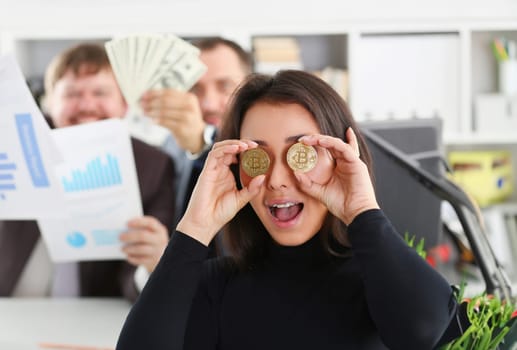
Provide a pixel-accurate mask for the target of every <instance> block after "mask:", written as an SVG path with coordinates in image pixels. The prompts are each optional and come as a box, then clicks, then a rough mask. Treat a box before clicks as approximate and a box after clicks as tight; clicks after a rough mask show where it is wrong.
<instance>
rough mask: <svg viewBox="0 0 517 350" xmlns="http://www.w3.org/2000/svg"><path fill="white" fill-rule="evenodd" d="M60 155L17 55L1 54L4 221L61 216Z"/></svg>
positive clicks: (0, 197) (0, 212)
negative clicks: (57, 166)
mask: <svg viewBox="0 0 517 350" xmlns="http://www.w3.org/2000/svg"><path fill="white" fill-rule="evenodd" d="M59 160H60V154H59V152H58V151H57V149H56V148H55V145H53V144H52V139H51V138H50V128H49V127H48V124H47V123H46V121H45V119H44V117H43V115H42V114H41V112H40V110H39V109H38V106H37V105H36V103H35V101H34V99H33V97H32V95H31V93H30V91H29V89H28V87H27V85H26V83H25V79H24V77H23V74H22V73H21V70H20V68H19V66H18V64H17V63H16V61H15V59H14V57H13V56H11V55H5V56H0V220H1V219H11V220H13V219H34V218H36V217H42V216H52V215H54V214H55V213H56V212H59V210H60V207H61V206H62V202H61V200H62V197H61V196H60V191H59V189H58V186H57V180H56V179H55V178H54V175H53V167H54V165H55V164H56V162H58V161H59Z"/></svg>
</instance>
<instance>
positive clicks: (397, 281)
mask: <svg viewBox="0 0 517 350" xmlns="http://www.w3.org/2000/svg"><path fill="white" fill-rule="evenodd" d="M348 230H349V236H350V242H351V244H352V249H353V251H354V254H355V256H356V257H357V259H358V261H359V265H360V270H361V275H362V279H363V281H364V284H365V291H366V298H367V302H368V307H369V309H370V313H371V316H372V319H373V320H374V322H375V324H376V326H377V328H378V330H379V334H380V336H381V338H382V340H383V342H384V343H385V344H386V345H387V346H388V347H389V348H390V349H432V348H433V347H434V346H435V345H436V344H437V343H438V342H439V340H440V338H441V337H442V335H443V334H444V333H445V332H446V330H447V328H448V327H449V324H451V326H452V325H453V324H454V320H455V315H456V312H457V309H458V308H457V303H456V300H455V298H454V294H453V290H452V288H451V286H450V285H449V283H448V282H447V281H446V280H445V279H444V278H443V277H442V276H441V275H440V274H439V273H438V272H437V271H436V270H434V269H433V268H432V267H431V266H430V265H429V264H428V263H427V262H426V261H425V260H424V259H422V257H420V256H419V255H418V254H417V253H416V251H415V250H414V249H413V248H411V247H409V246H408V245H407V244H406V242H404V240H403V239H402V237H401V236H400V235H399V234H398V233H397V232H396V230H395V229H394V227H393V226H392V225H391V223H390V222H389V220H388V219H387V218H386V217H385V216H384V214H383V212H382V211H381V210H370V211H367V212H364V213H362V214H360V215H359V216H357V217H356V218H355V219H354V221H353V222H352V223H351V224H350V226H349V228H348Z"/></svg>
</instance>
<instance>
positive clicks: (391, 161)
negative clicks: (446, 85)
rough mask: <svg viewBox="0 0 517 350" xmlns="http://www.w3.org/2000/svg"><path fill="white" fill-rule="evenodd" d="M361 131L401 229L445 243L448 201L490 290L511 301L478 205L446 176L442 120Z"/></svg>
mask: <svg viewBox="0 0 517 350" xmlns="http://www.w3.org/2000/svg"><path fill="white" fill-rule="evenodd" d="M360 128H361V130H362V133H363V135H364V137H365V139H366V142H367V144H368V147H369V149H370V151H371V153H372V157H373V162H374V164H373V168H374V170H373V172H374V176H375V177H376V195H377V199H378V201H379V204H380V205H381V207H382V209H383V210H384V212H385V213H386V214H387V216H388V217H389V218H390V220H391V221H392V222H393V224H394V225H395V227H396V228H397V229H398V231H399V232H401V233H404V232H408V233H409V234H410V235H413V234H414V235H415V236H416V237H423V238H425V239H426V242H427V244H426V247H425V248H426V249H428V248H429V247H432V246H433V245H434V244H436V243H438V242H440V241H441V237H440V235H441V227H442V220H441V204H442V201H446V202H448V203H449V204H450V205H451V206H452V208H453V209H454V211H455V213H456V215H457V217H458V219H459V222H460V224H461V227H462V231H463V233H462V234H464V236H465V238H466V239H467V241H468V245H469V249H471V251H472V253H473V255H474V258H475V263H476V265H477V266H478V267H479V270H480V273H481V275H482V277H483V279H484V282H485V287H486V288H485V291H486V292H487V293H497V294H500V295H502V296H504V298H510V296H511V295H512V291H511V283H510V281H509V279H508V277H507V275H506V272H505V271H504V269H503V268H502V266H501V264H500V263H499V262H498V261H497V258H496V257H495V255H494V253H493V251H492V248H491V246H490V244H489V242H488V239H487V236H486V234H485V232H484V228H483V227H482V225H481V224H480V220H481V219H480V218H479V217H478V210H477V208H476V206H475V205H474V204H473V203H472V201H471V200H470V198H469V197H468V196H467V195H466V193H465V192H464V191H463V190H462V189H461V188H459V187H458V186H457V185H455V184H454V183H453V182H451V181H449V180H448V179H447V178H446V177H445V176H444V172H445V167H444V166H443V165H442V164H441V163H442V158H441V154H442V151H441V136H440V134H441V123H440V121H439V120H437V119H421V120H419V119H415V120H407V121H386V122H370V123H361V124H360ZM449 282H453V281H451V280H449ZM456 282H458V281H454V282H453V283H456Z"/></svg>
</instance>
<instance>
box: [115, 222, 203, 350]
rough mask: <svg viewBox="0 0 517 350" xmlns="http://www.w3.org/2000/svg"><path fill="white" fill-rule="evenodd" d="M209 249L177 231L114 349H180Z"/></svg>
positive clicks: (134, 306) (133, 309) (133, 308)
mask: <svg viewBox="0 0 517 350" xmlns="http://www.w3.org/2000/svg"><path fill="white" fill-rule="evenodd" d="M207 253H208V248H207V247H206V246H204V245H203V244H201V243H200V242H198V241H196V240H195V239H193V238H191V237H189V236H187V235H185V234H183V233H181V232H178V231H176V232H175V233H174V234H173V235H172V238H171V240H170V242H169V245H168V246H167V249H166V250H165V252H164V255H163V256H162V258H161V260H160V262H159V264H158V266H157V267H156V269H155V270H154V272H153V273H152V274H151V276H150V278H149V280H148V281H147V284H146V285H145V287H144V289H143V290H142V293H141V294H140V296H139V297H138V299H137V301H136V303H135V304H134V305H133V307H132V308H131V311H130V312H129V315H128V316H127V318H126V321H125V323H124V326H123V327H122V331H121V333H120V336H119V339H118V343H117V349H118V350H132V349H135V350H136V349H138V350H141V349H149V350H153V349H168V350H181V349H182V348H183V338H184V333H185V328H186V325H187V321H188V315H189V312H190V305H191V303H192V298H193V297H194V294H195V292H196V290H197V287H198V284H199V279H200V275H201V271H202V268H203V261H204V260H205V259H206V255H207Z"/></svg>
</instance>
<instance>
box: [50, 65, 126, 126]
mask: <svg viewBox="0 0 517 350" xmlns="http://www.w3.org/2000/svg"><path fill="white" fill-rule="evenodd" d="M48 102H49V103H48V110H49V113H50V116H51V117H52V120H53V122H54V124H55V125H56V127H58V128H61V127H64V126H70V125H77V124H83V123H88V122H93V121H98V120H102V119H108V118H122V117H124V115H125V114H126V110H127V105H126V102H125V101H124V98H123V97H122V94H121V92H120V89H119V87H118V84H117V81H116V80H115V76H114V75H113V72H112V71H111V70H110V69H101V70H100V71H99V72H97V73H94V74H88V73H84V74H79V75H75V74H74V73H73V72H72V71H70V70H69V71H67V72H66V73H65V75H63V77H62V78H61V79H60V80H58V81H57V83H56V84H55V86H54V90H53V91H52V92H51V94H50V96H49V101H48Z"/></svg>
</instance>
